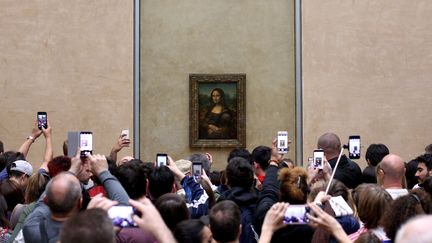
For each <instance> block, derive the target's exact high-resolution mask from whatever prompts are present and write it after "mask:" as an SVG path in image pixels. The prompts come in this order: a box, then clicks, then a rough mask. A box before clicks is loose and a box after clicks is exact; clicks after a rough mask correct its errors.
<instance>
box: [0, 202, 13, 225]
mask: <svg viewBox="0 0 432 243" xmlns="http://www.w3.org/2000/svg"><path fill="white" fill-rule="evenodd" d="M7 211H8V205H7V202H6V199H5V198H4V196H3V195H2V194H0V227H3V228H10V222H9V220H8V213H7ZM11 211H12V210H11Z"/></svg>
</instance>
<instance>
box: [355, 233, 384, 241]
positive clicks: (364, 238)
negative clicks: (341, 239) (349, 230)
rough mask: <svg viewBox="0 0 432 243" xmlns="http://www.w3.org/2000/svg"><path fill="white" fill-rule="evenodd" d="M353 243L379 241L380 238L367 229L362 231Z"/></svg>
mask: <svg viewBox="0 0 432 243" xmlns="http://www.w3.org/2000/svg"><path fill="white" fill-rule="evenodd" d="M354 243H381V240H380V239H379V238H378V236H376V235H375V233H374V232H373V231H367V232H365V233H362V234H361V235H360V236H359V237H358V238H357V240H355V241H354Z"/></svg>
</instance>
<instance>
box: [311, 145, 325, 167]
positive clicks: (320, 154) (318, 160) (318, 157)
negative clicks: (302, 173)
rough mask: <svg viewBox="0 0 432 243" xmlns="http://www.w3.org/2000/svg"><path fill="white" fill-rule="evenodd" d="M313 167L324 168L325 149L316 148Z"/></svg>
mask: <svg viewBox="0 0 432 243" xmlns="http://www.w3.org/2000/svg"><path fill="white" fill-rule="evenodd" d="M313 167H314V168H317V169H323V168H324V150H322V149H315V150H314V152H313Z"/></svg>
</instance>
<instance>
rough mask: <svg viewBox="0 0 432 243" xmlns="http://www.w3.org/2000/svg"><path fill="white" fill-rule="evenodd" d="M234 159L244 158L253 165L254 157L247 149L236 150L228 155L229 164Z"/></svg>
mask: <svg viewBox="0 0 432 243" xmlns="http://www.w3.org/2000/svg"><path fill="white" fill-rule="evenodd" d="M234 157H241V158H244V159H245V160H246V161H248V162H249V164H251V165H252V155H251V153H250V152H249V151H248V150H247V149H245V148H235V149H233V150H231V152H230V153H229V155H228V159H227V162H228V163H229V162H230V160H231V159H233V158H234Z"/></svg>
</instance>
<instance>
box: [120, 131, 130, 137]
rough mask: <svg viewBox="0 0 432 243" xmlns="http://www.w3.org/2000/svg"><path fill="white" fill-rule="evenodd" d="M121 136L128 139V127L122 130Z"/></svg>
mask: <svg viewBox="0 0 432 243" xmlns="http://www.w3.org/2000/svg"><path fill="white" fill-rule="evenodd" d="M121 136H122V138H125V139H129V130H128V129H126V130H122V132H121Z"/></svg>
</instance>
